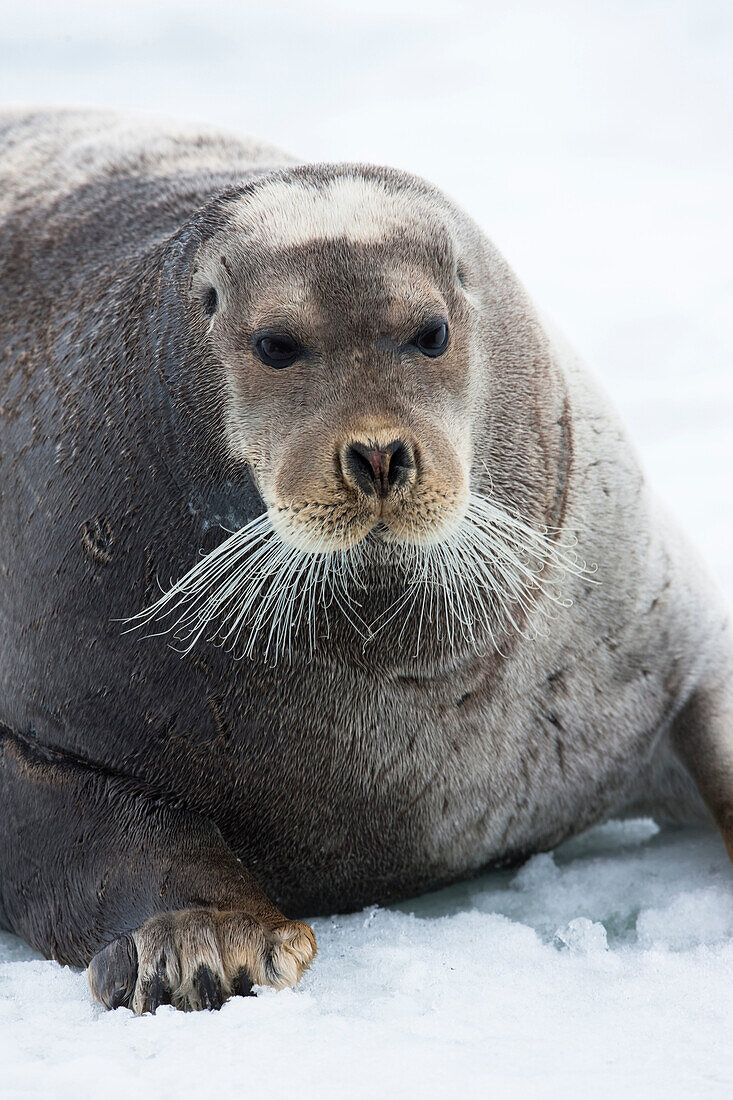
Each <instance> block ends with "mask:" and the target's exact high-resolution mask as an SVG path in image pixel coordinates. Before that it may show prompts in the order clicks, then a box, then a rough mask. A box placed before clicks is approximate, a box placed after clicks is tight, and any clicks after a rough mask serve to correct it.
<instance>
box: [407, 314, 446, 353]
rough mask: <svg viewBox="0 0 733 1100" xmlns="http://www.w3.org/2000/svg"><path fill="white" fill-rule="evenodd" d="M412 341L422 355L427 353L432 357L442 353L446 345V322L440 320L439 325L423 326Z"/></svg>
mask: <svg viewBox="0 0 733 1100" xmlns="http://www.w3.org/2000/svg"><path fill="white" fill-rule="evenodd" d="M413 343H414V344H415V347H416V348H418V350H419V351H421V352H422V353H423V355H429V356H430V357H431V358H432V359H434V358H435V356H436V355H442V354H443V352H444V351H445V349H446V348H447V347H448V326H447V324H446V323H445V321H441V322H440V324H439V325H430V326H429V328H424V329H423V330H422V332H421V333H420V334H419V335H418V336H416V337H415V340H414V341H413Z"/></svg>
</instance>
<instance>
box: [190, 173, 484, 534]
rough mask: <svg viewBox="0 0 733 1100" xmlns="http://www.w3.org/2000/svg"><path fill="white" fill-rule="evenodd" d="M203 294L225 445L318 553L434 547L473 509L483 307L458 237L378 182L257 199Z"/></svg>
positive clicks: (307, 186)
mask: <svg viewBox="0 0 733 1100" xmlns="http://www.w3.org/2000/svg"><path fill="white" fill-rule="evenodd" d="M194 294H195V295H196V297H197V298H198V300H199V302H200V303H201V308H202V309H203V311H204V312H205V313H206V314H207V315H208V316H209V317H210V321H209V332H208V339H209V340H210V341H211V345H212V348H213V351H214V354H215V356H216V358H217V359H218V360H220V361H221V363H222V364H223V365H224V368H225V371H226V379H227V387H226V388H227V404H228V409H227V414H226V435H227V446H228V448H229V450H230V452H231V453H232V454H233V455H235V456H236V457H237V458H240V459H244V460H245V461H246V462H247V463H248V464H249V465H250V466H251V468H252V469H253V471H254V472H255V476H256V479H257V482H258V487H259V489H260V493H261V495H262V497H263V499H264V501H265V503H266V505H267V507H268V511H269V515H270V519H271V522H272V524H273V526H274V527H275V529H276V531H277V532H278V533H279V534H280V536H281V537H282V539H283V540H284V541H285V542H286V543H288V544H290V545H292V546H296V547H299V548H301V549H303V550H306V551H316V552H318V551H329V550H339V549H347V548H351V547H354V546H356V545H357V544H359V543H360V542H361V541H362V540H363V539H364V538H365V537H366V536H367V535H372V536H373V538H377V539H380V540H384V541H386V542H399V543H409V544H428V543H434V542H438V541H441V540H443V539H445V538H447V537H449V536H450V534H451V532H453V531H454V530H455V529H456V527H457V525H458V524H459V523H460V521H461V519H462V517H463V515H464V513H465V510H466V505H467V501H468V485H469V470H470V465H471V452H472V445H471V436H472V417H473V404H474V402H473V394H474V390H475V387H476V381H477V373H478V364H477V363H476V361H475V356H474V354H473V349H472V340H471V329H472V318H471V304H470V301H469V299H468V296H467V295H466V293H465V292H464V290H463V288H462V286H461V283H460V280H459V277H458V256H457V255H456V246H455V242H454V240H452V238H451V232H450V227H449V225H448V224H446V223H445V222H443V223H442V224H441V219H440V217H439V216H437V215H436V209H435V206H434V205H433V206H432V207H431V206H429V205H428V204H427V203H426V201H425V199H424V197H423V196H420V195H419V194H410V193H409V192H408V193H406V192H404V191H402V192H401V191H399V190H388V189H387V188H386V187H385V185H384V183H383V182H382V181H380V180H366V179H363V178H336V179H333V180H331V181H329V182H327V183H325V184H323V183H319V184H317V185H316V181H314V180H312V179H311V180H308V179H305V180H303V179H300V180H299V179H295V180H292V181H288V182H278V183H276V184H270V185H267V186H263V187H261V188H260V189H256V190H255V191H254V192H253V193H252V194H249V195H246V196H245V197H243V198H242V199H241V200H240V201H239V202H238V203H236V204H235V205H234V208H233V210H232V211H230V220H229V224H228V226H227V229H226V231H225V232H223V233H221V234H219V235H217V236H216V237H215V238H214V239H213V240H211V241H209V242H208V243H207V245H206V247H205V248H204V249H203V250H202V254H201V256H200V260H199V264H198V269H197V272H196V276H195V278H194Z"/></svg>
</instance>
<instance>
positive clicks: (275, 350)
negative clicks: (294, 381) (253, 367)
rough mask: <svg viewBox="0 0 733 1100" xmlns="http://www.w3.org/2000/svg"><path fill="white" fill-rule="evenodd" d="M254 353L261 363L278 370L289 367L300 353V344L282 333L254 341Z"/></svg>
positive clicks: (260, 337)
mask: <svg viewBox="0 0 733 1100" xmlns="http://www.w3.org/2000/svg"><path fill="white" fill-rule="evenodd" d="M255 351H256V352H257V354H258V355H259V357H260V359H261V360H262V362H263V363H266V364H267V366H268V367H276V368H277V369H278V370H280V369H282V368H283V367H289V366H290V365H291V363H294V362H295V360H296V359H297V358H298V356H299V355H300V352H301V348H300V344H299V343H298V341H297V340H294V339H293V337H292V336H286V335H284V334H282V333H278V334H277V335H275V334H274V333H273V334H272V335H268V336H259V337H258V338H257V339H256V340H255Z"/></svg>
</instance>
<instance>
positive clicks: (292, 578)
mask: <svg viewBox="0 0 733 1100" xmlns="http://www.w3.org/2000/svg"><path fill="white" fill-rule="evenodd" d="M209 214H210V216H209ZM209 214H207V213H206V212H205V214H204V216H203V218H202V228H201V233H202V235H203V236H204V237H205V240H203V242H202V243H201V244H200V245H199V247H198V251H197V254H196V260H195V265H194V268H193V273H192V278H191V282H190V300H189V302H188V308H189V310H190V316H191V317H192V319H193V320H192V323H193V328H194V330H195V334H196V339H197V340H199V339H200V340H201V341H202V342H203V344H204V346H205V355H203V356H201V357H200V358H201V360H202V361H203V362H205V364H206V370H207V372H208V374H207V377H211V378H216V379H217V381H216V383H215V386H214V389H215V392H216V403H217V407H216V409H215V412H216V416H215V417H212V421H213V420H217V422H218V423H220V424H221V425H222V426H221V429H220V430H221V436H222V438H221V439H220V440H219V443H220V445H221V448H222V449H223V450H224V451H225V452H226V454H227V457H228V461H229V462H230V463H232V464H233V465H235V466H236V467H238V468H240V467H244V466H246V467H247V468H249V469H250V470H251V471H252V472H253V475H254V477H255V480H256V482H257V487H258V489H259V492H260V495H261V497H262V500H263V501H264V504H265V507H266V511H265V512H264V513H263V515H261V516H258V517H255V518H254V519H252V520H251V521H250V522H249V523H246V524H245V525H244V526H243V527H241V528H239V530H237V531H234V532H231V533H230V537H229V538H228V539H226V540H225V541H224V542H222V543H221V544H220V545H219V546H217V547H216V549H215V550H213V551H212V552H211V553H209V554H208V555H206V556H205V557H204V558H202V559H200V560H199V561H198V562H197V564H196V565H195V566H194V567H193V568H192V569H191V570H189V572H188V573H187V574H185V576H183V577H182V578H181V579H180V580H179V581H178V582H176V583H175V584H174V585H173V586H172V587H171V588H170V589H169V590H168V591H167V592H166V593H164V595H163V596H162V597H161V598H160V599H159V600H158V601H157V603H156V604H154V605H153V606H152V607H150V608H148V609H146V610H145V611H143V612H141V613H140V615H139V616H137V619H138V621H144V622H149V621H151V620H152V619H160V618H163V619H168V621H169V623H171V625H173V626H174V627H176V628H177V629H178V631H179V635H178V636H179V637H180V638H184V639H187V640H188V641H189V644H190V645H193V644H194V643H195V642H196V640H197V639H198V638H200V637H201V636H202V635H203V636H206V637H210V638H219V639H221V640H222V641H223V642H224V643H225V644H228V645H230V646H231V647H232V648H233V649H235V650H236V651H238V652H243V653H245V654H249V655H251V656H256V657H262V655H263V654H264V656H265V657H267V656H268V655H270V656H272V657H276V658H277V657H279V656H280V655H281V654H282V653H283V652H287V653H290V652H291V651H292V649H293V648H294V647H297V646H298V645H299V644H300V637H302V634H301V633H299V627H300V625H301V624H302V623H306V624H307V627H308V631H307V637H308V639H309V644H310V646H311V649H313V647H315V646H316V645H320V644H321V643H322V641H323V639H328V638H329V637H331V636H332V633H333V630H332V627H333V628H335V630H336V633H337V634H338V638H339V648H340V651H341V652H346V653H348V652H351V653H352V655H353V654H354V652H355V651H354V638H356V639H357V645H367V644H369V643H370V642H371V641H372V640H373V639H374V638H375V637H376V636H377V635H378V634H380V635H381V638H382V639H383V641H384V645H383V646H382V649H383V650H384V651H385V653H391V654H393V653H394V651H395V650H399V651H400V652H401V653H403V654H407V656H406V657H405V660H407V659H408V658H409V660H416V659H417V658H418V655H419V656H420V657H421V658H422V654H423V650H424V648H425V641H424V639H425V637H426V633H427V630H426V627H427V624H429V623H430V624H432V625H431V627H430V630H429V639H428V649H429V651H430V653H432V657H430V656H429V655H428V658H426V659H431V660H444V659H445V656H446V654H450V657H451V659H458V657H459V655H460V653H461V652H465V651H466V650H471V651H472V652H486V651H487V650H488V649H490V648H495V647H497V646H498V644H499V642H498V639H499V638H500V637H501V634H502V633H503V632H506V631H508V630H515V629H518V628H521V627H522V624H523V623H524V622H525V620H526V619H527V617H528V616H529V614H530V613H531V612H532V611H533V609H534V607H535V604H536V603H537V597H538V594H539V593H540V592H541V591H542V590H543V589H546V582H547V579H548V578H549V577H551V576H552V572H551V571H550V570H549V569H547V568H546V566H547V565H548V563H550V564H553V565H555V566H560V567H561V569H566V568H569V567H572V563H568V561H567V560H566V559H565V558H564V557H563V555H562V553H560V552H559V551H558V547H557V545H556V543H555V540H554V538H552V539H551V538H548V537H547V532H546V531H545V530H543V529H542V527H541V526H540V528H539V529H538V527H537V523H538V521H539V524H541V523H542V522H543V519H544V517H545V516H548V515H549V516H553V517H554V516H556V515H558V514H559V512H558V508H560V507H561V505H562V484H564V475H563V478H561V479H559V480H558V479H557V477H555V475H553V473H552V465H553V462H556V461H561V462H562V461H563V459H562V456H563V454H564V453H565V452H564V450H563V447H562V445H561V444H560V443H558V439H559V437H560V436H561V435H562V432H563V430H564V429H563V427H562V424H563V419H562V409H561V407H560V408H557V407H555V397H554V396H553V394H555V392H556V391H555V390H553V388H552V386H547V385H545V388H544V390H543V389H542V388H541V387H542V386H543V385H544V384H545V383H546V381H547V372H548V370H549V367H548V365H547V357H546V355H545V351H544V349H543V347H542V344H541V341H540V340H539V338H538V336H537V326H535V325H534V323H533V321H532V318H531V314H530V312H529V309H528V306H527V303H526V299H525V298H524V297H523V295H522V294H521V292H519V291H518V290H517V288H516V284H515V283H513V282H512V279H511V277H510V275H509V274H508V271H507V269H506V266H505V265H503V266H502V261H501V259H500V258H499V257H498V256H497V255H496V254H494V253H487V251H486V248H485V246H484V243H483V239H482V238H481V236H480V234H479V233H478V231H477V230H476V229H475V227H473V226H472V223H470V222H469V221H468V219H466V218H465V216H463V215H461V214H460V212H458V211H456V210H455V209H454V208H453V207H452V206H451V204H450V203H449V202H448V200H447V199H445V198H444V197H443V196H441V195H440V193H439V192H437V191H435V190H434V189H431V188H430V186H429V185H427V184H423V183H422V181H418V180H415V179H414V178H413V177H410V176H405V175H402V174H399V173H394V172H390V171H389V170H387V169H370V168H366V169H364V168H359V167H354V166H340V167H339V166H336V167H334V166H331V167H328V166H327V167H325V168H319V167H317V166H316V167H314V168H297V169H291V170H286V171H284V172H281V173H276V174H275V175H274V176H271V177H265V178H263V179H260V180H257V181H255V182H254V183H253V184H252V185H250V186H248V187H245V188H243V189H242V191H241V192H236V193H234V194H228V195H226V196H224V197H223V198H222V199H221V200H220V201H218V204H217V205H216V207H215V209H214V210H212V211H211V212H209ZM207 217H208V220H207ZM487 255H489V256H490V263H489V262H487V258H486V257H487ZM222 378H223V380H224V381H223V385H222V384H221V379H222ZM548 394H549V398H548V396H547V395H548ZM220 406H223V409H221V410H220ZM212 410H214V406H213V404H212V402H211V401H209V402H208V403H207V401H206V400H205V399H204V400H203V401H202V404H201V409H200V410H198V409H197V412H199V414H200V415H201V417H207V416H211V413H212ZM220 412H223V415H220ZM527 521H530V522H527ZM352 627H355V628H356V630H355V632H354V630H352V629H351V628H352ZM421 647H422V648H421ZM374 653H375V651H374V650H372V654H374ZM359 659H360V658H359ZM378 659H379V658H378V655H374V656H373V657H372V660H374V661H377V660H378ZM389 659H390V660H392V661H393V660H394V658H393V657H390V658H389Z"/></svg>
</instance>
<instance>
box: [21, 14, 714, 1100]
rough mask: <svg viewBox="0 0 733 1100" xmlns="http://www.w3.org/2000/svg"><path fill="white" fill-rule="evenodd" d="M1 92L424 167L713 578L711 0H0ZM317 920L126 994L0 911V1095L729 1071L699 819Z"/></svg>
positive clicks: (607, 1091) (478, 1083) (572, 1086)
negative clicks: (309, 961)
mask: <svg viewBox="0 0 733 1100" xmlns="http://www.w3.org/2000/svg"><path fill="white" fill-rule="evenodd" d="M3 103H4V104H13V105H16V104H17V105H22V104H28V105H42V104H85V105H94V106H114V107H120V108H126V109H130V108H132V109H136V110H144V111H148V112H152V113H155V114H167V115H178V116H181V117H186V118H193V119H199V120H201V121H204V122H211V123H216V124H221V125H225V126H227V127H229V128H233V129H236V130H240V131H243V132H250V133H253V134H255V135H257V136H259V137H261V138H264V139H266V140H268V141H270V142H273V143H275V144H278V145H280V146H282V147H284V148H286V149H288V150H289V151H291V152H294V153H296V154H298V155H300V156H302V157H304V158H307V159H309V160H367V161H376V162H381V163H388V164H392V165H396V166H398V167H402V168H407V169H410V170H413V171H416V172H418V173H420V174H422V175H425V176H427V177H429V178H430V179H432V180H433V181H435V182H436V183H438V184H439V185H441V186H442V187H444V188H445V189H446V190H447V191H448V192H449V193H451V194H452V195H453V196H454V197H455V198H456V199H457V200H458V201H459V202H460V203H461V204H462V205H464V206H465V207H466V208H467V209H468V210H469V211H470V212H471V214H472V215H473V216H474V217H475V218H476V220H477V221H479V222H480V223H481V225H482V226H483V227H484V229H485V230H486V231H487V233H488V234H489V235H490V236H491V237H492V238H493V239H494V241H495V242H496V243H497V245H498V246H499V247H500V248H501V250H502V251H503V252H504V253H505V255H506V256H507V257H508V259H509V260H510V262H511V263H512V265H513V266H514V268H515V270H516V271H517V272H518V274H519V276H520V277H521V278H522V279H523V281H524V282H525V284H526V285H527V286H528V288H529V289H530V291H531V293H532V294H533V295H534V297H535V299H536V300H537V302H538V304H539V305H540V306H541V307H542V308H543V310H545V311H546V312H548V313H550V314H551V315H553V316H554V318H555V320H556V321H557V322H559V324H560V325H561V327H563V328H564V329H565V331H566V333H567V335H568V336H569V337H570V338H571V340H572V341H573V342H574V343H575V344H576V346H577V347H578V348H579V350H580V351H581V352H582V353H583V355H584V356H585V357H586V359H587V360H588V361H589V362H590V363H591V364H592V366H593V368H594V369H595V370H596V372H597V373H598V374H599V375H600V376H601V377H602V379H603V381H604V384H605V386H606V388H607V390H608V391H609V392H610V393H611V395H612V397H613V399H614V400H615V401H616V403H617V404H618V405H619V406H620V408H621V410H622V412H623V413H624V416H625V418H626V420H627V422H628V424H629V425H630V427H631V430H632V432H633V435H634V437H635V439H636V442H637V445H638V447H639V450H640V452H641V454H642V458H643V461H644V463H645V465H646V467H647V470H648V472H649V476H650V478H651V480H652V481H653V482H654V483H655V485H656V486H657V488H658V490H659V492H660V493H662V494H663V496H664V497H665V498H666V500H667V501H668V502H669V503H670V504H671V505H672V507H673V508H674V509H675V511H676V512H677V513H678V515H679V516H680V517H681V518H682V519H683V521H684V522H685V524H686V526H687V527H688V528H689V529H690V530H691V531H692V533H693V534H694V536H695V538H696V540H697V542H698V545H699V546H700V547H701V549H702V550H703V552H704V554H705V556H706V557H707V559H708V561H709V563H710V565H711V567H712V569H713V570H714V572H715V573H716V574H717V576H718V579H719V580H720V582H721V585H722V590H723V593H724V598H726V599H727V600H728V601H730V598H731V595H732V594H733V569H732V568H731V567H733V550H732V549H731V545H730V543H731V534H732V533H733V484H732V478H731V470H733V431H731V424H732V423H733V319H732V318H733V308H732V307H733V274H732V260H731V256H732V255H733V218H732V217H731V196H733V141H732V140H731V133H732V126H733V7H731V4H730V3H729V2H723V0H696V2H694V0H691V2H686V3H683V2H680V0H616V2H599V0H586V2H585V3H579V2H578V3H573V2H569V0H559V2H554V3H553V2H548V3H544V4H543V3H516V4H511V3H496V2H493V0H488V2H484V3H481V4H479V3H471V2H468V0H464V2H460V0H458V2H455V0H444V3H443V4H438V3H435V2H434V0H425V2H423V3H420V4H418V3H412V2H407V0H373V2H372V3H370V4H368V5H363V6H357V5H354V4H349V3H347V2H345V0H342V2H341V3H337V2H336V0H316V2H313V3H310V4H298V3H294V2H291V3H285V2H283V0H272V2H271V3H251V2H247V3H241V4H240V3H226V2H223V0H214V2H211V3H208V4H204V3H203V2H202V3H197V4H188V3H153V2H148V3H139V2H137V0H135V2H132V3H130V2H127V3H118V4H115V5H109V6H108V5H106V4H104V3H103V2H101V0H98V2H96V3H89V2H81V3H74V4H73V5H72V4H65V3H55V4H52V3H43V2H27V3H25V4H22V3H15V2H8V0H0V104H3ZM2 308H12V303H7V302H6V303H2ZM0 812H1V808H0ZM413 910H414V912H415V914H416V916H414V917H410V916H409V915H408V914H409V913H410V911H413ZM578 920H579V921H580V923H579V924H574V925H572V926H571V927H570V928H568V925H569V924H570V922H571V921H578ZM316 931H317V933H318V937H319V943H320V949H321V950H320V955H319V958H318V960H317V962H316V964H315V966H314V968H313V970H312V971H311V973H310V974H309V975H308V976H307V977H306V979H305V980H304V981H303V983H302V985H301V987H300V988H299V990H298V991H296V992H285V993H282V994H265V995H264V996H261V997H260V998H258V999H257V1000H251V999H250V1000H247V1001H242V1000H240V1001H235V1002H232V1003H230V1004H229V1005H227V1006H225V1008H224V1009H223V1010H222V1012H221V1013H220V1014H202V1015H198V1016H183V1015H182V1014H176V1013H175V1012H174V1011H173V1010H172V1009H161V1010H160V1011H159V1013H158V1015H157V1017H155V1018H149V1017H148V1018H144V1019H140V1020H137V1019H134V1018H133V1017H132V1016H131V1015H130V1014H129V1013H126V1012H117V1013H115V1014H112V1015H104V1014H101V1013H100V1012H99V1011H98V1010H97V1009H96V1008H93V1007H92V1006H91V1005H90V1003H89V1000H88V996H87V993H86V988H85V979H84V977H83V975H80V974H77V973H73V972H70V971H68V970H66V971H64V970H62V969H61V968H59V967H57V966H56V965H55V964H52V963H46V962H42V961H40V960H38V959H37V957H36V956H34V955H33V954H32V953H31V952H29V951H28V950H27V949H26V948H25V947H23V946H22V945H21V944H20V943H19V941H17V940H15V939H14V938H13V937H11V936H0V1095H2V1096H5V1095H8V1096H16V1095H17V1096H20V1095H29V1096H36V1095H37V1096H67V1095H68V1096H75V1097H78V1096H92V1095H94V1096H98V1095H108V1096H117V1095H120V1096H122V1095H129V1094H130V1090H131V1089H132V1090H133V1095H134V1094H135V1089H137V1088H143V1087H144V1088H145V1089H146V1090H149V1091H150V1092H151V1093H152V1094H154V1095H157V1096H160V1097H167V1096H173V1095H180V1094H181V1092H182V1091H183V1093H184V1094H186V1095H189V1094H190V1095H195V1094H196V1093H199V1092H204V1091H205V1092H209V1091H213V1090H216V1091H217V1092H220V1091H221V1090H223V1089H226V1090H230V1091H231V1092H232V1093H233V1094H234V1095H240V1094H241V1095H244V1094H247V1095H249V1094H253V1095H258V1096H277V1097H280V1096H283V1097H290V1096H299V1097H306V1098H307V1097H311V1096H313V1097H330V1096H339V1097H362V1096H363V1097H372V1096H374V1097H385V1096H387V1097H389V1096H427V1097H432V1096H445V1095H446V1094H448V1095H450V1094H455V1095H457V1096H461V1097H463V1096H466V1097H469V1096H470V1097H473V1096H477V1097H479V1096H481V1097H484V1096H491V1095H496V1096H499V1097H502V1098H507V1097H545V1096H548V1097H550V1096H551V1097H555V1096H557V1097H576V1096H577V1097H583V1098H585V1097H588V1096H593V1097H594V1098H595V1097H601V1098H602V1097H607V1096H608V1097H611V1096H617V1095H621V1094H622V1095H624V1096H625V1097H637V1096H638V1097H642V1096H643V1097H650V1096H657V1095H659V1096H664V1097H665V1098H669V1097H690V1096H695V1097H705V1096H716V1097H717V1096H720V1097H724V1096H725V1097H727V1096H730V1095H731V1089H733V1045H732V1044H731V1040H730V1022H731V1016H732V1015H733V945H732V944H731V937H733V873H732V872H731V871H729V869H728V866H727V864H726V861H725V858H724V853H723V849H722V844H721V842H720V841H719V840H718V839H717V838H716V837H715V836H713V835H712V834H709V835H708V834H706V833H704V832H693V831H690V830H682V831H678V832H665V833H662V834H655V829H654V826H652V825H651V824H649V823H638V824H630V825H625V826H618V825H610V826H606V827H603V828H602V829H600V830H596V831H594V832H593V833H592V834H589V836H587V837H586V838H583V839H582V840H581V841H576V842H573V844H571V845H570V846H569V847H568V848H566V849H565V850H563V851H561V852H560V853H558V854H556V855H555V856H554V857H553V856H551V855H543V856H539V857H536V858H535V859H534V860H533V861H531V862H530V863H529V864H528V865H527V866H526V867H525V868H524V869H522V870H521V871H520V872H518V873H515V874H501V875H499V874H494V875H487V876H484V877H483V878H482V879H479V880H477V881H476V882H473V883H470V884H466V885H465V886H462V887H457V888H455V889H453V890H451V891H449V892H447V893H445V894H442V895H436V896H434V897H432V898H427V899H420V900H416V901H415V902H414V903H412V904H407V905H405V906H403V907H401V909H399V910H393V911H373V912H370V913H362V914H356V915H353V916H351V917H339V918H337V919H335V920H334V921H328V920H321V921H318V922H317V923H316ZM563 943H564V944H565V946H562V944H563Z"/></svg>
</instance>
